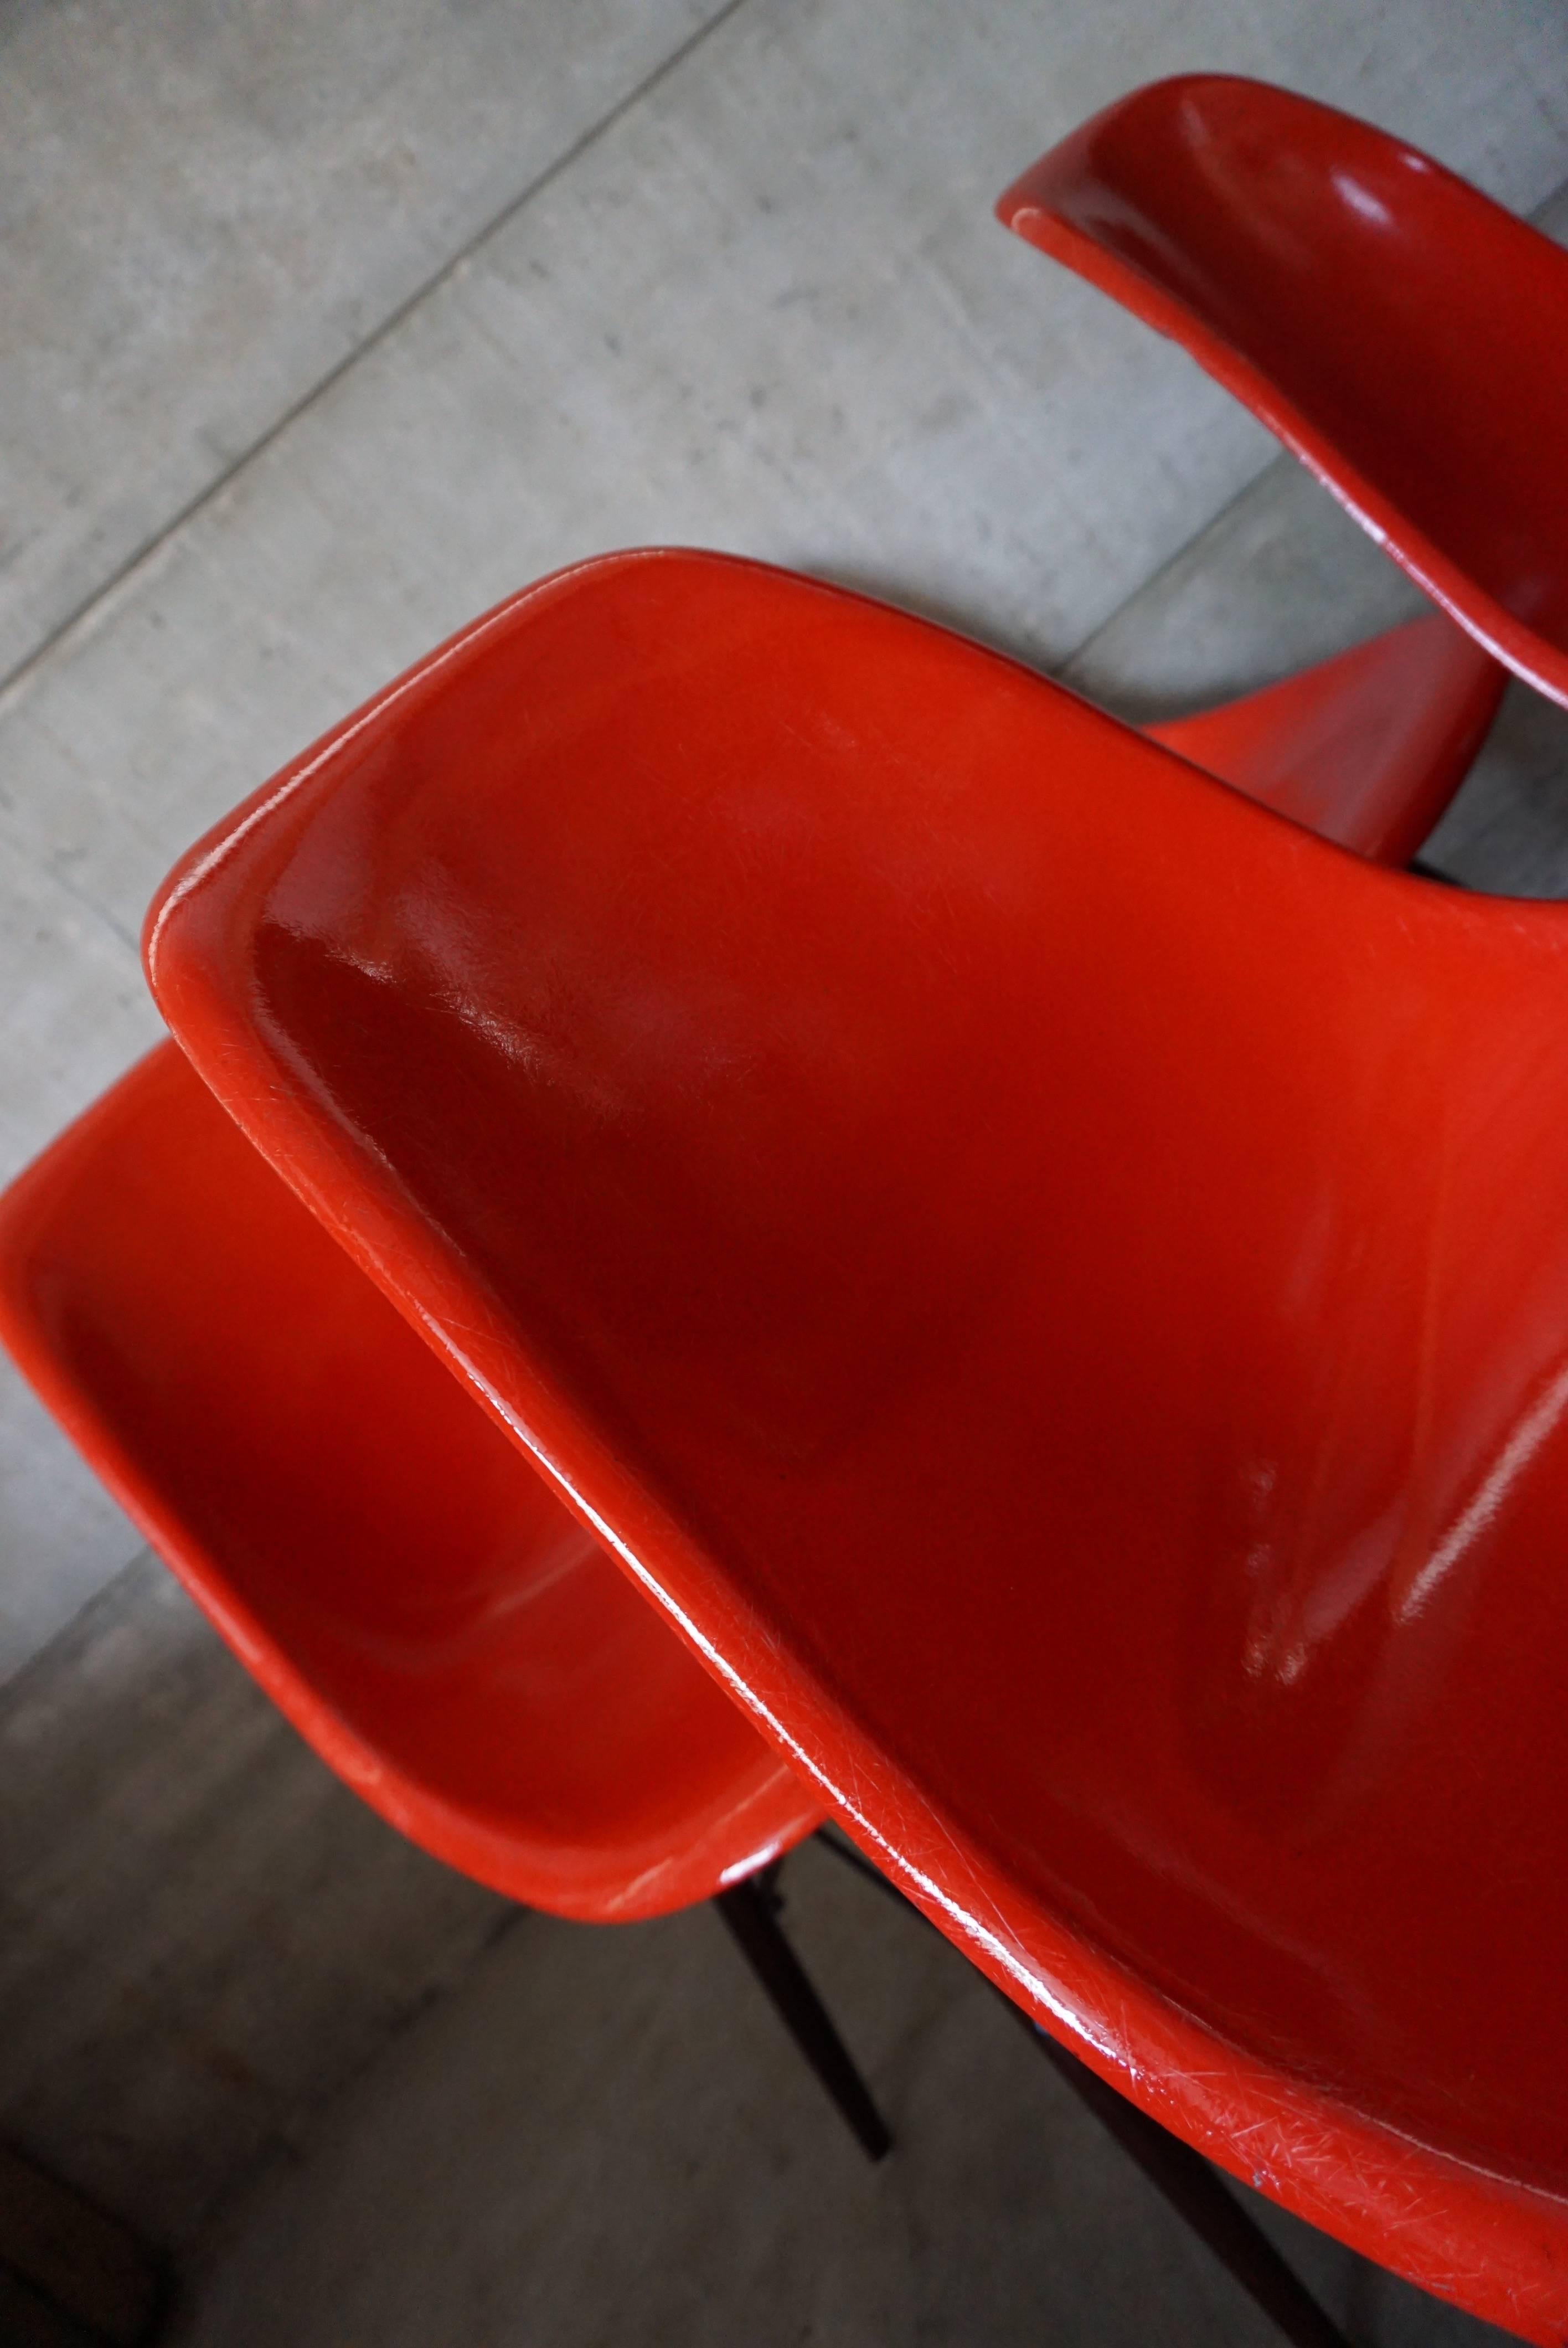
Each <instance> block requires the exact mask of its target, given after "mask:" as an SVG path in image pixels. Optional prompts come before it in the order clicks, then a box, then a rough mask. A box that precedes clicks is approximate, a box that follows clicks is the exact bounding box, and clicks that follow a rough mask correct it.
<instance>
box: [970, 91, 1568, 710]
mask: <svg viewBox="0 0 1568 2348" xmlns="http://www.w3.org/2000/svg"><path fill="white" fill-rule="evenodd" d="M997 209H998V211H999V214H1000V217H1001V218H1002V219H1003V220H1004V221H1006V222H1007V224H1008V225H1009V227H1010V228H1013V229H1015V230H1016V231H1017V232H1018V233H1019V234H1020V236H1023V237H1026V238H1027V239H1028V240H1029V241H1030V242H1031V243H1034V244H1037V245H1039V246H1040V248H1041V250H1042V251H1044V252H1049V253H1050V254H1051V255H1053V256H1054V258H1055V259H1057V260H1058V261H1061V262H1064V263H1066V264H1067V266H1068V267H1069V268H1071V269H1074V270H1077V271H1078V272H1079V273H1081V275H1083V276H1086V277H1088V278H1091V280H1092V281H1093V282H1094V283H1096V284H1098V285H1100V286H1102V288H1103V289H1104V290H1105V291H1106V292H1107V293H1111V294H1112V295H1114V297H1115V298H1116V300H1118V301H1119V302H1122V303H1123V304H1125V305H1126V306H1127V307H1128V308H1129V309H1131V310H1133V311H1134V312H1136V313H1137V314H1139V315H1140V316H1142V317H1144V318H1146V319H1147V320H1148V321H1149V323H1150V324H1152V325H1153V326H1155V327H1157V328H1158V329H1159V330H1160V331H1161V332H1162V333H1163V334H1166V335H1172V336H1173V337H1174V338H1175V339H1176V340H1177V341H1178V342H1181V343H1183V344H1184V345H1186V347H1187V348H1188V350H1190V351H1191V352H1192V354H1193V355H1194V357H1195V358H1196V359H1197V360H1198V361H1199V363H1200V364H1201V365H1202V366H1204V367H1206V368H1207V369H1208V371H1209V373H1210V374H1211V375H1214V376H1217V377H1218V379H1219V380H1220V382H1222V383H1223V384H1225V386H1226V387H1227V388H1228V389H1229V390H1231V391H1232V392H1234V393H1235V396H1237V397H1238V398H1239V399H1241V400H1244V401H1245V404H1246V405H1247V406H1248V407H1250V408H1252V409H1253V411H1254V412H1255V414H1256V415H1257V416H1258V417H1260V418H1261V419H1262V421H1263V422H1264V423H1265V424H1266V425H1267V426H1268V427H1269V428H1270V429H1271V430H1272V431H1274V432H1276V433H1277V434H1278V436H1279V438H1281V439H1282V440H1284V441H1285V442H1286V445H1287V446H1288V447H1290V448H1293V449H1294V450H1295V451H1296V455H1297V456H1298V457H1300V458H1302V459H1303V460H1304V461H1305V462H1306V463H1307V465H1309V466H1310V467H1311V468H1312V469H1313V470H1314V471H1315V472H1316V473H1317V474H1318V475H1319V476H1320V478H1321V479H1323V480H1324V481H1325V482H1326V483H1327V486H1328V487H1329V488H1330V489H1333V490H1334V492H1335V493H1336V495H1337V496H1338V497H1339V498H1340V499H1341V500H1342V501H1343V502H1344V504H1345V505H1347V506H1348V508H1349V510H1351V512H1353V513H1354V514H1355V515H1356V516H1357V518H1358V520H1360V521H1361V522H1363V524H1364V525H1365V526H1366V527H1367V528H1368V529H1369V530H1371V531H1372V533H1373V535H1374V536H1375V537H1377V538H1378V540H1379V541H1382V542H1384V543H1385V544H1386V545H1387V548H1388V551H1389V553H1390V554H1392V555H1393V556H1394V558H1395V559H1396V561H1399V562H1401V563H1402V564H1403V565H1404V567H1405V568H1406V569H1407V570H1408V571H1409V572H1410V573H1411V575H1412V576H1413V577H1414V578H1416V579H1417V580H1418V581H1419V582H1420V584H1421V585H1422V586H1423V587H1424V588H1426V589H1427V591H1428V592H1429V593H1430V594H1431V595H1433V596H1434V597H1435V599H1436V600H1437V601H1438V602H1440V603H1442V604H1444V605H1445V606H1447V608H1448V609H1449V610H1450V611H1451V612H1452V613H1453V614H1454V616H1455V617H1456V618H1457V619H1460V620H1461V621H1462V622H1463V623H1464V624H1465V625H1466V626H1467V627H1469V628H1470V629H1471V631H1472V632H1473V633H1475V634H1476V635H1477V636H1479V637H1480V638H1481V641H1482V642H1483V643H1484V644H1487V645H1488V646H1489V647H1490V648H1491V650H1492V651H1493V652H1495V653H1496V654H1498V656H1499V657H1500V658H1501V659H1502V660H1504V661H1506V662H1507V663H1508V664H1510V665H1511V666H1512V668H1514V669H1516V670H1517V671H1518V672H1519V674H1520V675H1522V676H1525V677H1528V678H1529V679H1530V680H1531V681H1532V683H1533V684H1535V685H1539V687H1540V688H1541V690H1542V692H1544V693H1549V694H1551V695H1553V696H1554V697H1555V698H1556V699H1557V700H1559V701H1565V702H1568V376H1565V373H1564V369H1563V342H1564V336H1565V335H1568V253H1564V252H1562V251H1561V250H1560V249H1559V248H1558V247H1557V246H1556V245H1555V244H1553V242H1551V241H1550V240H1549V239H1548V238H1546V237H1544V236H1542V235H1541V234H1540V233H1539V232H1537V231H1536V230H1534V229H1532V228H1531V227H1529V226H1528V225H1527V224H1526V223H1525V222H1524V221H1520V220H1518V219H1516V218H1515V217H1514V216H1513V214H1512V213H1511V212H1508V211H1504V210H1503V209H1502V208H1501V206H1500V205H1497V204H1495V203H1493V202H1492V201H1491V200H1490V199H1489V198H1488V197H1486V196H1483V195H1481V193H1480V192H1479V191H1477V190H1476V189H1474V188H1472V187H1471V186H1469V185H1468V184H1467V183H1466V182H1465V181H1464V180H1460V179H1458V178H1456V177H1455V176H1454V174H1453V173H1452V172H1450V171H1448V170H1444V169H1443V168H1442V167H1441V165H1440V164H1438V163H1434V162H1433V161H1431V160H1430V158H1429V157H1427V156H1425V155H1422V154H1419V153H1418V152H1417V151H1416V149H1413V148H1410V147H1407V146H1405V145H1403V144H1402V143H1401V142H1400V141H1399V139H1394V138H1391V137H1389V135H1388V134H1387V133H1386V132H1384V131H1381V130H1378V129H1373V128H1372V127H1371V126H1370V125H1369V124H1367V123H1364V122H1358V121H1357V120H1355V119H1354V118H1352V117H1350V116H1348V115H1344V114H1339V113H1337V112H1336V111H1335V110H1334V109H1333V108H1329V107H1326V106H1319V105H1318V104H1317V103H1316V102H1315V101H1314V100H1312V99H1310V98H1298V97H1296V96H1295V95H1293V94H1292V93H1291V92H1290V91H1288V90H1282V89H1275V88H1270V87H1269V86H1268V85H1267V84H1266V83H1261V82H1254V81H1245V80H1240V79H1236V78H1233V77H1229V76H1225V75H1211V74H1194V75H1187V76H1184V77H1180V78H1178V79H1175V80H1171V81H1163V82H1157V83H1154V84H1153V85H1152V86H1150V87H1149V88H1144V89H1140V90H1136V91H1134V92H1133V93H1132V96H1130V97H1128V98H1122V99H1120V100H1118V102H1117V103H1116V104H1115V105H1113V106H1111V107H1108V108H1106V109H1105V111H1104V112H1103V113H1102V114H1099V115H1097V116H1095V117H1094V118H1093V119H1092V120H1091V122H1088V123H1086V124H1085V125H1084V126H1083V127H1082V128H1081V129H1079V130H1077V131H1075V132H1074V133H1073V134H1072V136H1071V138H1069V139H1065V140H1063V142H1062V143H1061V145H1060V146H1059V147H1056V148H1054V149H1051V151H1050V153H1049V154H1047V155H1045V156H1043V157H1042V158H1041V160H1040V161H1039V162H1038V163H1036V164H1035V165H1034V166H1033V168H1032V169H1031V170H1029V171H1027V172H1025V174H1024V175H1023V177H1022V178H1021V179H1020V180H1017V181H1016V182H1015V183H1014V185H1013V186H1012V187H1010V188H1009V190H1008V191H1007V193H1006V194H1005V195H1004V196H1003V197H1002V199H1001V201H1000V202H999V205H998V208H997Z"/></svg>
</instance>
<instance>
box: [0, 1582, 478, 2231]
mask: <svg viewBox="0 0 1568 2348" xmlns="http://www.w3.org/2000/svg"><path fill="white" fill-rule="evenodd" d="M515 1913H516V1911H515V1910H512V1909H511V1907H510V1906H509V1904H508V1903H507V1902H506V1901H504V1900H499V1899H498V1898H497V1897H496V1896H495V1895H494V1894H493V1893H491V1892H488V1891H486V1890H482V1889H481V1888H480V1886H478V1885H477V1884H474V1883H470V1882H468V1881H466V1879H463V1878H462V1877H459V1876H456V1875H454V1874H453V1873H452V1872H451V1871H450V1870H449V1869H446V1868H444V1867H441V1866H439V1865H438V1864H437V1863H436V1861H435V1860H434V1859H426V1858H425V1856H424V1854H423V1853H422V1852H420V1851H418V1850H416V1849H415V1848H414V1846H413V1845H412V1844H411V1843H408V1842H405V1840H404V1839H403V1838H402V1837H401V1836H400V1835H397V1834H395V1833H394V1832H393V1830H392V1828H390V1827H386V1826H384V1825H383V1824H382V1822H381V1820H380V1819H379V1818H376V1817H375V1816H374V1813H373V1812H372V1811H370V1810H368V1809H367V1808H366V1807H364V1804H363V1803H362V1802H361V1801H360V1800H359V1799H358V1798H357V1797H355V1796H354V1795H353V1794H351V1793H350V1792H349V1791H348V1789H347V1788H346V1787H343V1786H342V1785H340V1784H339V1783H338V1781H337V1779H336V1778H335V1777H333V1776H332V1775H331V1774H330V1773H329V1772H328V1771H327V1770H326V1769H325V1768H324V1767H323V1766H322V1764H321V1763H320V1762H318V1761H317V1760H316V1759H315V1757H314V1756H313V1754H312V1753H311V1752H310V1751H309V1750H308V1748H307V1747H306V1746H304V1745H303V1744H302V1742H301V1740H300V1739H299V1738H298V1737H297V1736H296V1735H294V1733H293V1731H292V1729H291V1728H290V1727H289V1726H288V1725H287V1724H286V1723H285V1722H284V1721H283V1719H282V1715H280V1714H279V1713H278V1712H277V1711H276V1710H275V1709H274V1708H273V1706H272V1704H271V1703H270V1702H269V1700H268V1699H267V1698H266V1697H265V1696H263V1695H262V1694H261V1691H260V1690H259V1689H258V1688H257V1687H256V1686H255V1684H254V1683H253V1682H252V1681H251V1678H250V1677H249V1675H248V1674H247V1673H245V1672H244V1671H243V1670H242V1669H241V1665H240V1664H239V1663H236V1662H235V1661H234V1659H233V1658H232V1656H231V1654H230V1653H229V1651H228V1650H227V1648H226V1647H224V1646H223V1644H222V1643H221V1642H220V1640H219V1638H218V1637H217V1635H216V1633H215V1632H212V1631H210V1629H209V1628H208V1627H207V1625H206V1623H205V1622H203V1621H202V1619H201V1617H200V1615H199V1614H198V1613H197V1612H196V1610H195V1608H194V1607H193V1606H192V1605H191V1604H190V1601H189V1600H188V1599H186V1598H185V1596H184V1595H183V1593H182V1592H181V1591H180V1590H179V1587H178V1585H177V1584H176V1583H175V1581H173V1579H172V1578H171V1576H169V1574H168V1573H166V1572H165V1570H164V1569H163V1568H162V1567H161V1566H160V1565H159V1564H158V1563H157V1562H156V1561H155V1560H152V1559H150V1558H147V1557H144V1558H142V1559H141V1560H139V1561H138V1562H137V1563H135V1564H133V1565H131V1566H130V1567H128V1569H126V1570H125V1571H124V1572H122V1573H121V1574H120V1575H118V1577H117V1578H116V1580H115V1581H112V1582H111V1583H110V1584H109V1585H108V1588H107V1589H105V1590H103V1591H100V1592H99V1593H98V1595H97V1598H96V1599H95V1600H94V1601H92V1603H91V1604H90V1605H88V1606H87V1608H85V1609H84V1611H83V1612H81V1613H80V1614H79V1615H78V1616H77V1620H76V1621H75V1622H73V1623H72V1624H71V1626H70V1628H69V1629H68V1630H67V1631H66V1632H64V1633H62V1635H61V1636H60V1637H59V1638H58V1639H57V1640H56V1641H55V1642H54V1643H52V1644H51V1645H50V1646H49V1648H47V1649H46V1651H45V1652H44V1653H41V1654H39V1655H37V1656H36V1657H35V1658H34V1660H33V1662H32V1663H31V1664H30V1665H29V1667H28V1668H27V1669H26V1671H25V1672H22V1673H19V1674H18V1675H17V1676H16V1678H15V1679H14V1680H13V1681H12V1683H11V1684H10V1685H9V1687H8V1688H6V1689H5V1692H4V1694H0V2015H3V2016H4V2026H3V2027H0V2135H3V2136H5V2137H7V2138H9V2139H10V2141H11V2142H12V2143H13V2144H14V2145H15V2147H17V2148H18V2149H19V2150H21V2151H22V2152H24V2153H26V2154H27V2155H28V2156H29V2157H32V2158H33V2159H35V2160H36V2161H37V2162H38V2163H39V2164H40V2166H42V2167H43V2168H46V2169H48V2170H51V2171H52V2172H54V2173H55V2174H56V2175H57V2176H58V2177H60V2178H63V2179H64V2180H66V2181H67V2183H69V2184H70V2185H72V2186H74V2187H76V2188H77V2190H78V2191H80V2192H83V2193H85V2194H87V2196H88V2197H89V2198H90V2199H93V2200H95V2201H97V2203H98V2204H100V2205H101V2207H102V2208H104V2209H107V2210H108V2211H111V2212H113V2213H114V2214H115V2215H117V2216H118V2217H119V2218H121V2219H125V2220H126V2221H127V2222H128V2224H130V2225H131V2226H133V2227H134V2228H135V2229H136V2230H137V2231H138V2233H140V2234H142V2235H143V2236H144V2237H145V2238H146V2239H147V2240H149V2242H151V2243H153V2244H156V2245H162V2246H165V2247H177V2246H178V2245H179V2243H181V2242H182V2241H184V2240H186V2239H187V2238H188V2237H189V2236H190V2233H191V2231H192V2230H193V2229H194V2228H195V2227H196V2226H198V2225H199V2224H200V2221H201V2219H202V2218H203V2217H204V2216H205V2214H206V2213H207V2211H208V2210H209V2209H210V2207H211V2205H212V2203H213V2202H214V2200H215V2199H219V2198H220V2197H221V2196H222V2195H223V2194H224V2193H225V2192H227V2191H230V2190H231V2189H232V2188H233V2186H234V2183H235V2180H236V2178H237V2177H239V2176H240V2175H241V2174H242V2173H243V2172H244V2171H245V2170H246V2169H247V2168H249V2167H251V2165H252V2164H254V2163H255V2162H256V2161H257V2160H258V2159H259V2158H261V2157H262V2156H263V2155H264V2154H265V2153H266V2152H267V2151H268V2150H269V2149H270V2148H275V2147H277V2146H278V2145H279V2144H280V2143H284V2144H286V2143H288V2142H289V2141H291V2140H292V2131H293V2130H294V2129H295V2128H297V2127H299V2126H300V2125H301V2120H302V2114H303V2113H304V2112H305V2111H306V2110H307V2109H308V2107H309V2106H311V2104H312V2103H313V2101H314V2100H316V2099H318V2098H320V2097H322V2096H326V2095H330V2093H331V2092H332V2090H333V2087H335V2086H337V2085H341V2084H342V2083H343V2081H344V2080H345V2079H346V2078H348V2077H349V2076H351V2075H353V2074H354V2072H355V2071H356V2070H357V2069H358V2067H359V2066H360V2065H363V2064H364V2063H366V2062H368V2061H369V2060H370V2059H371V2058H372V2057H373V2056H374V2055H377V2054H379V2052H380V2051H381V2050H382V2048H383V2047H384V2045H385V2044H387V2042H388V2040H389V2039H390V2038H391V2037H393V2036H395V2034H396V2032H397V2031H398V2030H399V2029H400V2028H401V2027H403V2026H404V2025H405V2023H406V2022H407V2020H408V2018H409V2016H410V2015H411V2014H412V2013H415V2012H417V2011H418V2010H419V2009H420V2008H421V2007H422V2006H423V2004H424V2003H425V2002H426V2001H427V2000H429V1999H430V1998H431V1997H432V1996H434V1995H436V1994H437V1993H440V1992H441V1991H443V1990H445V1989H447V1988H449V1987H450V1986H451V1985H452V1983H453V1982H455V1981H456V1980H458V1979H459V1978H461V1977H462V1975H463V1974H464V1973H465V1972H466V1970H467V1968H468V1966H469V1965H470V1964H471V1962H472V1961H473V1959H474V1957H475V1955H476V1953H477V1951H478V1950H479V1949H480V1948H482V1947H483V1946H484V1945H485V1944H486V1943H487V1941H488V1940H489V1938H490V1937H491V1936H492V1935H493V1934H494V1933H495V1932H496V1931H497V1930H498V1929H500V1928H501V1927H503V1926H504V1925H505V1924H506V1923H507V1921H508V1920H509V1919H510V1918H511V1917H512V1916H513V1915H514V1914H515Z"/></svg>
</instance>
